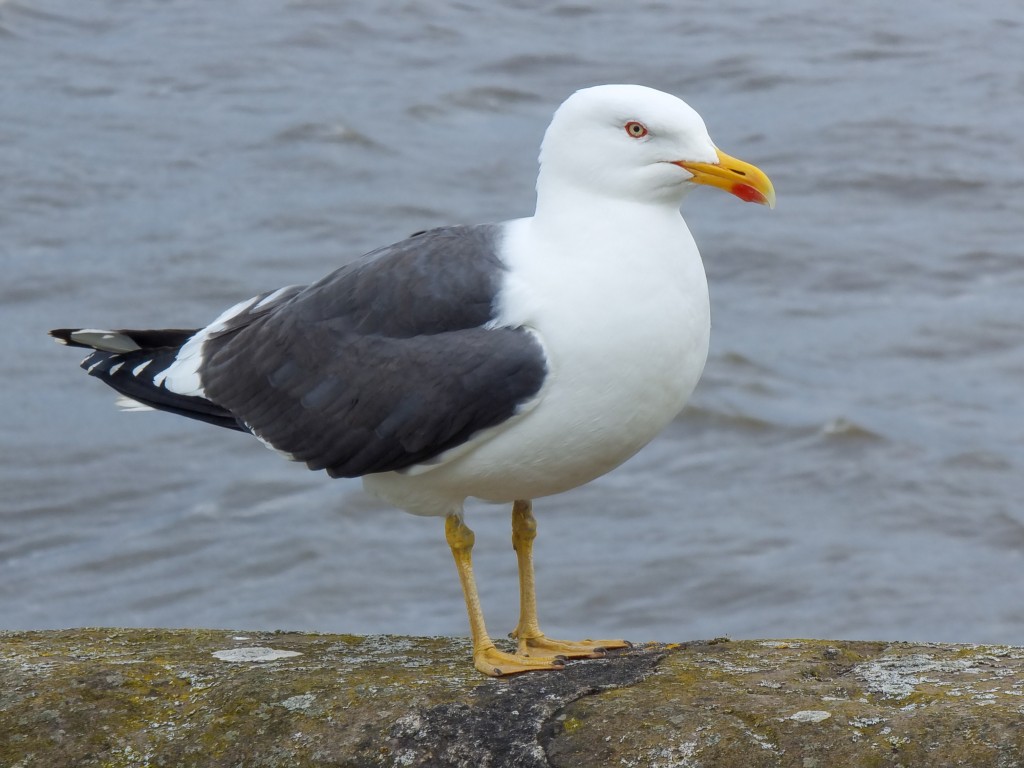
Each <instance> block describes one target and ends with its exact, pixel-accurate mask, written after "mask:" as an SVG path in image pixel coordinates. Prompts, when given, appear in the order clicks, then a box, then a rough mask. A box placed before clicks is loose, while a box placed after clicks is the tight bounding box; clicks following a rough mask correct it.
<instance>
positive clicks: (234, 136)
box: [0, 0, 1024, 643]
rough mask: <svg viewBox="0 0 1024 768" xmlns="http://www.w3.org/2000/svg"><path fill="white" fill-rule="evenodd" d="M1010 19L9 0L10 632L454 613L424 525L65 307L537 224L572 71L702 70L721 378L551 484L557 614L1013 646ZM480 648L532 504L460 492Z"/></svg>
mask: <svg viewBox="0 0 1024 768" xmlns="http://www.w3.org/2000/svg"><path fill="white" fill-rule="evenodd" d="M1022 51H1024V6H1022V5H1021V4H1020V3H1015V2H986V3H978V2H967V1H966V0H963V1H957V0H939V1H938V2H935V1H934V0H907V1H906V2H900V3H893V2H891V0H884V1H883V0H867V1H866V2H858V3H822V2H817V1H816V0H777V1H775V2H764V1H763V0H746V1H745V2H744V1H741V2H731V3H695V2H644V1H643V0H638V1H637V2H632V3H616V4H613V3H579V2H560V1H556V2H540V1H539V0H537V1H527V0H519V1H518V2H510V3H500V4H499V3H463V2H415V1H410V2H401V3H379V4H377V3H348V2H333V1H329V0H293V1H292V2H287V1H285V0H273V1H271V0H245V2H242V1H241V0H226V1H225V2H216V3H210V2H201V1H200V0H181V1H180V2H157V0H138V1H137V2H135V1H133V2H123V1H121V0H92V2H88V3H85V2H81V0H0V72H2V76H0V266H2V275H0V331H2V332H0V366H2V375H0V392H2V415H0V628H4V629H32V628H54V627H72V626H80V625H109V626H115V625H116V626H158V627H187V626H208V627H228V628H238V629H278V628H280V629H290V630H320V631H345V632H358V633H385V632H386V633H407V634H467V627H466V619H465V612H464V607H463V603H462V600H461V596H460V593H459V586H458V581H457V579H456V574H455V569H454V566H453V564H452V562H451V558H450V555H449V552H448V549H447V547H446V545H445V542H444V536H443V526H442V524H441V521H440V520H437V519H421V518H415V517H412V516H410V515H406V514H405V513H402V512H399V511H396V510H392V509H389V508H387V507H384V506H382V505H381V504H380V503H379V502H376V501H374V500H372V499H370V498H368V497H367V496H366V495H365V494H364V493H363V491H362V488H361V485H360V483H359V482H358V481H332V480H329V479H328V478H327V477H326V476H324V475H322V474H317V473H312V472H309V471H308V470H306V469H305V467H303V466H301V465H297V464H291V463H288V462H285V461H283V460H281V459H280V458H279V457H277V456H276V455H275V454H273V453H271V452H269V451H267V450H266V449H265V448H263V447H262V446H261V445H259V444H258V443H257V442H256V441H255V440H251V439H249V438H247V437H245V436H243V435H239V434H236V433H231V432H228V431H226V430H218V429H215V428H213V427H209V426H206V425H203V424H199V423H195V422H191V421H187V420H185V419H180V418H177V417H174V416H170V415H166V414H158V413H144V414H136V413H121V412H120V411H118V410H117V409H116V408H115V407H114V405H113V400H114V395H113V393H112V392H111V391H110V390H108V389H106V388H105V387H104V386H102V385H101V384H100V383H99V382H97V381H95V380H92V379H89V378H88V377H87V376H85V374H84V373H83V372H82V371H80V370H79V369H78V368H77V363H78V362H79V359H80V357H81V355H79V354H77V353H76V351H72V350H68V349H65V348H61V347H58V346H57V345H55V344H53V343H52V342H51V340H49V339H48V338H47V336H46V331H47V329H49V328H53V327H61V326H83V325H84V326H92V327H97V326H99V327H194V326H200V325H203V324H205V323H207V322H209V321H210V320H212V319H213V318H214V317H215V316H216V315H218V314H219V313H220V312H221V310H223V309H224V308H225V307H227V306H229V305H231V304H233V303H235V302H237V301H239V300H241V299H244V298H247V297H249V296H252V295H254V294H256V293H257V292H260V291H264V290H269V289H274V288H277V287H279V286H282V285H287V284H294V283H302V282H307V281H310V280H314V279H316V278H318V277H320V276H321V275H323V274H325V273H327V272H328V271H330V270H332V269H334V268H336V267H338V266H340V265H342V264H344V263H346V262H348V261H350V260H352V259H354V258H355V257H357V256H358V255H360V254H361V253H363V252H365V251H367V250H369V249H371V248H373V247H376V246H378V245H382V244H385V243H388V242H392V241H395V240H398V239H400V238H402V237H404V236H406V235H408V234H410V233H412V232H414V231H417V230H421V229H425V228H428V227H433V226H438V225H443V224H455V223H472V222H482V221H498V220H502V219H507V218H514V217H518V216H523V215H529V214H530V213H531V212H532V206H533V183H534V180H535V173H536V157H537V147H538V144H539V142H540V139H541V136H542V134H543V131H544V129H545V127H546V126H547V122H548V120H549V118H550V115H551V113H552V111H553V110H554V108H555V107H556V106H557V105H558V104H559V103H560V102H561V101H562V100H563V99H564V98H565V97H566V96H568V95H569V94H570V93H571V92H573V91H574V90H575V89H577V88H580V87H583V86H587V85H593V84H598V83H606V82H636V83H642V84H645V85H650V86H653V87H656V88H659V89H662V90H666V91H669V92H672V93H674V94H677V95H679V96H681V97H683V98H684V99H686V100H687V101H688V102H689V103H690V104H691V105H693V106H694V107H695V108H696V109H697V110H698V111H699V112H701V114H702V115H703V116H704V118H705V120H706V122H707V123H708V126H709V128H710V130H711V134H712V136H713V137H714V138H715V140H716V142H717V143H718V144H719V146H721V147H722V148H723V149H724V150H725V151H727V152H729V153H731V154H734V155H736V156H738V157H741V158H743V159H744V160H748V161H750V162H753V163H755V164H756V165H758V166H759V167H761V168H762V169H764V170H765V171H766V172H767V173H768V174H769V176H771V177H772V179H773V181H774V182H775V186H776V189H777V192H778V201H779V202H778V208H777V209H776V210H775V211H769V210H767V209H764V208H760V207H757V206H751V205H744V204H743V203H741V202H740V201H738V200H736V199H735V198H733V197H730V196H729V195H726V194H723V193H721V192H720V191H716V190H712V189H699V190H697V191H695V192H694V193H693V194H692V195H691V196H690V198H689V199H688V200H687V203H686V205H685V206H684V209H683V212H684V215H685V216H686V218H687V221H688V222H689V224H690V227H691V229H692V230H693V231H694V234H695V236H696V238H697V241H698V243H699V244H700V247H701V250H702V253H703V255H704V260H705V264H706V267H707V271H708V276H709V280H710V284H711V295H712V307H713V309H712V312H713V318H714V329H713V333H712V348H711V354H710V357H709V360H708V365H707V369H706V372H705V375H704V379H703V381H702V382H701V384H700V386H699V388H698V390H697V393H696V395H695V397H694V399H693V401H692V403H691V405H690V406H689V407H688V409H687V410H686V411H685V412H684V414H683V415H682V416H681V417H680V418H679V419H678V420H677V421H675V422H674V423H673V424H672V425H671V426H670V427H669V428H668V429H667V430H666V431H665V433H664V434H663V435H662V436H661V437H660V438H659V439H658V440H656V441H655V442H654V443H652V444H651V445H650V446H648V447H647V448H646V449H645V450H644V451H642V452H641V453H640V454H639V455H638V456H636V457H635V458H634V459H632V460H631V461H630V462H628V463H627V464H626V465H624V466H623V467H621V468H620V469H618V470H616V471H615V472H613V473H611V474H609V475H607V476H605V477H603V478H601V479H599V480H597V481H595V482H593V483H591V484H590V485H588V486H585V487H583V488H580V489H578V490H576V491H573V492H571V493H567V494H564V495H562V496H557V497H553V498H549V499H542V500H539V501H538V502H537V504H536V511H537V516H538V520H539V525H540V537H539V539H538V546H537V562H538V581H539V589H540V606H541V607H540V610H541V619H542V621H543V622H544V624H545V627H546V629H547V630H548V631H549V632H551V634H552V635H554V636H556V637H561V636H565V637H582V636H595V635H599V636H625V637H627V638H630V639H632V640H635V641H646V640H663V641H681V640H687V639H695V638H702V637H712V636H722V635H728V636H733V637H798V636H805V637H806V636H813V637H836V638H851V639H853V638H867V639H907V640H921V639H926V640H935V641H959V642H976V643H995V642H999V643H1021V642H1024V599H1022V595H1024V192H1022V190H1024V131H1022V130H1021V126H1022V125H1024V58H1022V54H1021V52H1022ZM468 519H469V522H470V524H471V525H472V526H473V527H474V528H475V530H476V532H477V549H476V552H475V563H476V567H477V572H478V578H479V581H480V588H481V595H482V599H483V602H484V608H485V610H486V612H487V617H488V621H489V623H490V626H491V629H492V631H493V632H494V633H495V634H496V635H502V634H503V633H504V632H506V631H508V630H509V629H511V628H512V626H513V625H514V623H515V617H516V612H517V592H516V581H515V560H514V556H513V553H512V551H511V546H510V541H509V517H508V510H507V509H505V508H503V507H494V506H488V505H483V504H473V505H471V506H470V507H469V511H468Z"/></svg>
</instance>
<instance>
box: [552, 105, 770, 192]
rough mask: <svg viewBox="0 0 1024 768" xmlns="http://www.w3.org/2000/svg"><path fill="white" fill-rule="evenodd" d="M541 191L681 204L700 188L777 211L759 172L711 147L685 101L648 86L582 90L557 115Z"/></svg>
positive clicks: (767, 180)
mask: <svg viewBox="0 0 1024 768" xmlns="http://www.w3.org/2000/svg"><path fill="white" fill-rule="evenodd" d="M540 164H541V173H540V178H539V179H538V182H537V183H538V191H540V190H541V188H542V187H543V186H545V185H548V184H554V185H555V186H558V187H565V186H569V187H575V188H577V189H579V190H583V191H586V192H588V193H592V194H596V195H601V196H610V197H618V198H623V199H628V200H634V201H642V202H647V201H651V202H671V203H674V204H676V205H678V203H679V201H680V200H681V199H682V197H683V195H685V194H686V192H687V191H688V190H689V189H691V188H692V187H693V185H694V184H707V185H709V186H713V187H719V188H720V189H724V190H726V191H728V192H731V193H732V194H734V195H736V196H737V197H739V198H740V199H742V200H746V201H748V202H754V203H761V204H762V205H767V206H769V207H774V206H775V190H774V189H773V188H772V183H771V181H769V179H768V177H767V176H766V175H765V174H764V173H763V172H762V171H761V170H760V169H758V168H756V167H754V166H753V165H750V164H749V163H745V162H743V161H741V160H737V159H736V158H734V157H730V156H729V155H727V154H725V153H724V152H722V151H720V150H719V149H718V148H717V147H716V146H715V145H714V142H712V141H711V137H710V136H709V135H708V129H707V127H706V126H705V125H704V121H703V120H702V119H701V116H700V115H698V114H697V113H696V111H694V110H693V108H692V107H690V106H689V105H688V104H687V103H686V102H684V101H683V100H682V99H678V98H676V97H675V96H671V95H670V94H667V93H662V92H661V91H656V90H654V89H653V88H646V87H644V86H641V85H599V86H595V87H593V88H584V89H582V90H579V91H576V93H574V94H573V95H572V96H570V97H569V98H568V99H566V100H565V102H564V103H563V104H562V106H560V107H559V108H558V110H557V111H556V112H555V116H554V118H552V120H551V125H550V126H548V130H547V132H546V133H545V134H544V142H543V144H542V145H541V151H540Z"/></svg>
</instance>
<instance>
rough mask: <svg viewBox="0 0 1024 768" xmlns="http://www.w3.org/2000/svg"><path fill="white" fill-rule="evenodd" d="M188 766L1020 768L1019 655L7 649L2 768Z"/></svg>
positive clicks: (408, 647)
mask: <svg viewBox="0 0 1024 768" xmlns="http://www.w3.org/2000/svg"><path fill="white" fill-rule="evenodd" d="M225 652H228V653H225ZM200 765H201V766H253V767H263V766H266V767H267V768H270V767H272V766H289V768H291V767H292V766H353V767H356V766H358V767H363V766H366V767H369V766H438V767H439V768H440V767H443V766H473V768H480V767H493V768H516V767H518V766H522V767H524V768H525V767H529V768H534V767H536V768H543V767H545V766H608V765H610V766H644V767H645V768H668V767H669V766H673V767H679V768H684V767H686V768H689V767H693V768H697V767H699V766H709V767H710V766H714V767H715V768H729V766H743V767H744V768H757V767H758V766H797V767H798V768H825V767H826V766H848V765H849V766H894V767H895V766H908V767H909V766H929V767H930V768H931V767H933V766H935V767H940V768H941V767H942V766H972V767H976V768H984V767H985V766H999V767H1000V768H1012V767H1013V766H1022V768H1024V649H1021V648H1009V647H979V646H951V645H929V644H916V645H910V644H892V643H867V642H837V641H830V642H822V641H812V640H800V641H743V642H728V641H711V642H705V643H686V644H678V645H669V646H664V645H649V646H644V647H641V648H636V649H633V650H630V651H626V652H622V653H619V654H616V655H614V656H610V657H609V658H607V659H599V660H589V661H579V662H572V663H570V664H569V666H568V667H567V668H566V669H565V670H564V671H561V672H550V673H532V674H527V675H521V676H519V677H515V678H511V679H505V680H490V679H487V678H484V677H482V676H480V675H478V674H477V673H476V672H475V671H474V670H473V667H472V665H471V663H470V661H469V647H468V643H467V641H465V640H464V639H451V638H407V637H388V636H381V637H358V636H351V635H309V634H291V633H266V632H246V633H242V634H240V633H237V632H225V631H211V630H177V631H174V630H112V629H79V630H67V631H57V632H23V633H10V632H8V633H0V768H14V767H17V768H33V767H34V766H46V768H59V767H60V766H110V767H111V768H113V767H120V766H134V767H138V768H142V767H143V766H175V768H177V767H178V766H200Z"/></svg>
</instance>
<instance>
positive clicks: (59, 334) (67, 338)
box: [49, 328, 89, 349]
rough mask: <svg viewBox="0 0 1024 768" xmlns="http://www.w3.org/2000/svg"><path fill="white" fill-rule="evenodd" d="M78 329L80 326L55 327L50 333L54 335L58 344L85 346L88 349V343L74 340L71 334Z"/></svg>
mask: <svg viewBox="0 0 1024 768" xmlns="http://www.w3.org/2000/svg"><path fill="white" fill-rule="evenodd" d="M77 330H79V329H78V328H54V329H53V330H52V331H50V332H49V333H50V336H52V337H53V340H54V341H55V342H57V343H58V344H63V345H65V346H68V347H85V348H86V349H88V348H89V347H88V346H87V345H86V344H79V343H78V342H77V341H73V340H72V338H71V334H73V333H74V332H75V331H77Z"/></svg>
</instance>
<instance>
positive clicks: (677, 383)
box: [366, 209, 710, 514]
mask: <svg viewBox="0 0 1024 768" xmlns="http://www.w3.org/2000/svg"><path fill="white" fill-rule="evenodd" d="M634 216H635V213H634ZM632 223H633V224H634V226H633V227H631V228H626V229H623V228H622V227H621V222H611V221H607V222H606V224H607V226H605V225H603V224H602V221H601V219H600V217H599V218H598V220H597V221H596V222H595V223H594V224H593V225H592V226H590V227H589V228H588V230H587V231H586V232H585V233H581V231H580V230H579V228H576V227H573V226H572V225H571V223H569V222H566V223H565V226H564V227H558V226H556V227H554V228H550V227H544V226H539V225H538V223H537V221H536V220H535V219H520V220H517V221H514V222H510V223H509V224H507V225H506V239H505V242H504V244H503V249H502V250H503V258H505V259H506V261H507V263H508V266H509V273H508V277H507V280H506V284H505V286H504V288H503V290H502V293H501V296H500V310H501V311H500V317H499V319H498V323H499V324H502V325H510V326H523V327H527V328H530V329H533V330H534V331H535V332H536V333H537V335H538V338H539V340H540V341H541V343H542V344H543V346H544V349H545V352H546V353H547V356H548V365H549V375H548V378H547V380H546V382H545V384H544V387H543V388H542V390H541V392H540V393H539V395H538V397H537V398H536V400H535V401H534V402H533V403H531V404H530V405H529V406H528V407H527V408H525V409H524V411H523V412H522V413H521V414H520V415H519V416H517V417H515V418H514V419H513V420H511V421H509V422H506V423H505V424H502V425H499V426H498V427H495V428H493V429H492V430H488V431H487V432H486V433H484V434H482V435H479V436H478V437H476V438H474V439H473V440H472V441H470V443H469V444H467V445H466V446H464V447H463V448H462V450H460V449H455V450H454V451H453V452H451V454H450V455H449V456H445V457H444V460H443V461H442V462H440V463H438V464H435V465H432V466H424V467H421V468H418V469H417V470H414V471H413V472H411V473H405V474H397V473H388V474H385V475H375V476H371V477H368V478H366V484H367V488H368V489H369V490H371V491H372V492H374V493H377V494H378V495H381V496H383V497H385V498H386V499H388V500H389V501H390V502H391V503H393V504H396V505H397V506H400V507H403V508H405V509H408V510H409V511H412V512H417V513H420V514H449V513H451V512H452V511H457V509H458V508H460V507H461V503H462V501H463V500H464V499H465V498H466V497H467V496H474V497H478V498H482V499H486V500H491V501H512V500H514V499H517V498H527V499H532V498H537V497H540V496H546V495H550V494H554V493H560V492H562V491H565V490H568V489H570V488H574V487H576V486H579V485H582V484H584V483H586V482H589V481H590V480H593V479H594V478H596V477H599V476H600V475H602V474H604V473H606V472H608V471H609V470H611V469H613V468H615V467H616V466H618V465H619V464H621V463H622V462H624V461H625V460H626V459H628V458H629V457H630V456H632V455H633V454H635V453H636V452H637V451H638V450H640V448H642V447H643V446H644V445H646V444H647V443H648V442H649V441H650V440H651V439H652V438H653V437H654V436H655V435H656V434H657V433H658V432H659V431H660V430H661V429H662V428H664V427H665V425H666V424H668V422H669V421H671V420H672V419H673V418H674V417H675V416H676V415H677V414H678V413H679V411H680V410H681V409H682V407H683V405H684V404H685V402H686V400H687V399H688V398H689V396H690V394H691V393H692V392H693V389H694V387H695V386H696V385H697V381H698V380H699V378H700V375H701V372H702V371H703V368H704V362H705V359H706V357H707V350H708V339H709V332H710V310H709V302H708V290H707V280H706V278H705V275H704V268H703V264H702V263H701V260H700V255H699V253H698V252H697V248H696V245H695V244H694V242H693V238H692V236H691V235H690V232H689V230H688V229H687V227H686V224H685V222H684V221H683V220H682V218H681V217H680V216H679V214H678V212H677V211H675V210H671V211H668V215H665V212H664V211H662V210H661V209H658V210H656V211H651V215H650V216H647V217H639V218H636V220H635V221H634V222H632ZM570 230H571V231H570ZM623 232H625V233H626V235H625V236H623V234H621V233H623ZM581 235H582V236H581ZM569 238H571V239H569ZM570 242H571V246H569V245H568V243H570ZM453 507H455V509H453Z"/></svg>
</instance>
